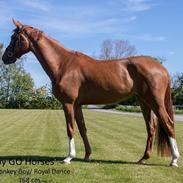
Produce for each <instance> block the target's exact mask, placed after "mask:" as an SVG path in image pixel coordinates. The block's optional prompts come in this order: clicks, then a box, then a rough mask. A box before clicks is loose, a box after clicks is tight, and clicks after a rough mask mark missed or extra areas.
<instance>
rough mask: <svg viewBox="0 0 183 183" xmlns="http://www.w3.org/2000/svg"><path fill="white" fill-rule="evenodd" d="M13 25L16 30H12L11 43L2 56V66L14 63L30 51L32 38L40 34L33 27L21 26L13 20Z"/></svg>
mask: <svg viewBox="0 0 183 183" xmlns="http://www.w3.org/2000/svg"><path fill="white" fill-rule="evenodd" d="M13 23H14V25H15V26H16V28H15V29H14V30H13V35H12V36H11V41H10V43H9V45H8V47H7V48H6V50H5V52H4V54H3V57H2V60H3V62H4V64H11V63H14V62H16V60H17V58H20V57H21V56H22V55H24V54H25V53H27V52H29V51H31V50H32V39H34V38H33V36H34V37H35V35H37V36H38V34H39V32H40V31H39V30H37V29H34V28H33V27H30V26H26V25H23V24H21V23H20V22H19V21H15V20H13ZM36 39H38V38H36Z"/></svg>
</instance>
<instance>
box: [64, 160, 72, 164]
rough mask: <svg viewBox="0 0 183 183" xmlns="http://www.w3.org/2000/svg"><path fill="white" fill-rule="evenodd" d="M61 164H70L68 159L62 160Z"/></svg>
mask: <svg viewBox="0 0 183 183" xmlns="http://www.w3.org/2000/svg"><path fill="white" fill-rule="evenodd" d="M63 164H64V165H69V164H71V162H70V161H66V160H63Z"/></svg>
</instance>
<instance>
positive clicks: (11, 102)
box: [0, 40, 183, 109]
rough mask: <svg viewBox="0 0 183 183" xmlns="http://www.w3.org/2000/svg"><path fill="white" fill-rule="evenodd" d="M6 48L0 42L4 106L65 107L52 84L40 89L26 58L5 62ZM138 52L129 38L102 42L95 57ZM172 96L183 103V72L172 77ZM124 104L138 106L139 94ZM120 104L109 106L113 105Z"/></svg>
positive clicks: (0, 100)
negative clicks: (3, 57) (53, 90)
mask: <svg viewBox="0 0 183 183" xmlns="http://www.w3.org/2000/svg"><path fill="white" fill-rule="evenodd" d="M3 49H4V48H3V45H2V44H0V108H26V109H60V108H61V107H62V106H61V104H60V102H59V101H58V100H57V99H56V98H55V97H54V96H53V94H52V92H51V86H50V85H45V86H41V87H39V88H36V86H35V84H34V81H33V79H32V77H31V76H30V74H29V73H27V72H26V70H25V68H24V65H23V62H22V61H21V62H16V63H15V64H11V65H4V64H3V62H2V59H1V58H2V54H3ZM136 53H137V51H136V48H135V46H134V45H131V44H130V43H129V42H128V41H127V40H105V41H103V43H102V44H101V50H100V54H99V56H95V55H94V57H97V58H99V59H101V60H109V61H110V60H112V59H120V58H125V57H128V56H132V55H136ZM23 59H24V58H23ZM158 60H159V61H160V62H161V63H163V62H164V61H165V60H166V59H164V58H162V57H161V58H160V57H159V58H158ZM172 97H173V103H174V105H178V106H179V105H180V106H181V105H183V73H179V74H176V75H174V76H173V77H172ZM120 104H122V105H138V101H137V98H136V96H133V97H130V98H129V100H127V101H125V102H121V103H120ZM116 105H117V104H112V105H106V106H105V107H106V108H111V107H115V106H116Z"/></svg>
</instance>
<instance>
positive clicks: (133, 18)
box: [123, 16, 137, 23]
mask: <svg viewBox="0 0 183 183" xmlns="http://www.w3.org/2000/svg"><path fill="white" fill-rule="evenodd" d="M136 19H137V17H136V16H131V17H128V18H125V19H124V20H123V22H125V23H130V22H133V21H135V20H136Z"/></svg>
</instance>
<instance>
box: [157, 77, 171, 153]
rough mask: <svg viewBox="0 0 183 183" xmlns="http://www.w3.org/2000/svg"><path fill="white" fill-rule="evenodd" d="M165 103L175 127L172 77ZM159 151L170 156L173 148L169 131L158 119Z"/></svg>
mask: <svg viewBox="0 0 183 183" xmlns="http://www.w3.org/2000/svg"><path fill="white" fill-rule="evenodd" d="M164 104H165V108H166V111H167V113H168V115H169V117H170V119H171V120H172V121H173V124H172V128H174V117H173V107H172V98H171V88H170V79H169V82H168V85H167V89H166V93H165V99H164ZM157 141H158V142H157V153H158V155H161V156H170V155H171V148H170V142H169V137H168V134H167V132H166V131H165V129H164V128H163V126H162V123H160V122H159V121H158V123H157Z"/></svg>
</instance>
